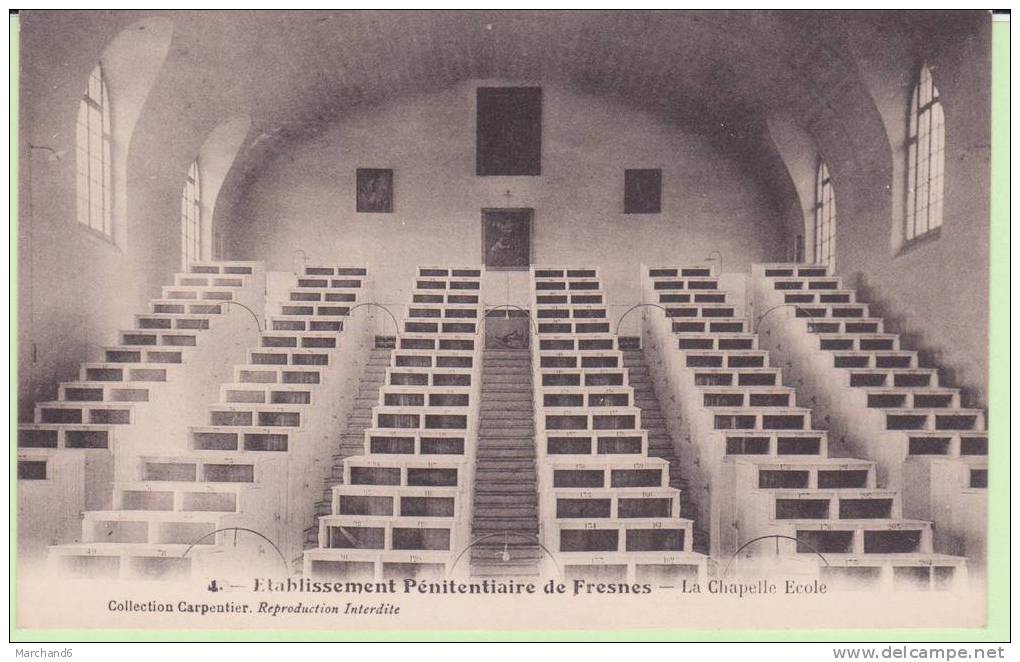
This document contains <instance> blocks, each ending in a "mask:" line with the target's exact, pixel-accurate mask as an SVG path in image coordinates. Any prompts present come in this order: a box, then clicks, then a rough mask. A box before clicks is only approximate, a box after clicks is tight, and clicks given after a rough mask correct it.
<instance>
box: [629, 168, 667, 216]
mask: <svg viewBox="0 0 1020 662" xmlns="http://www.w3.org/2000/svg"><path fill="white" fill-rule="evenodd" d="M660 212H662V170H661V169H659V168H643V169H635V170H624V171H623V213H624V214H658V213H660Z"/></svg>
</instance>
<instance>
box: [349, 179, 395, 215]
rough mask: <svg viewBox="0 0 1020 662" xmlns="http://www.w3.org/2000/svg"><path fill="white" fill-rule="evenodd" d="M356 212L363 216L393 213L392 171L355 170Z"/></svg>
mask: <svg viewBox="0 0 1020 662" xmlns="http://www.w3.org/2000/svg"><path fill="white" fill-rule="evenodd" d="M357 205H358V211H359V212H361V213H365V214H392V213H393V170H391V169H389V168H358V169H357Z"/></svg>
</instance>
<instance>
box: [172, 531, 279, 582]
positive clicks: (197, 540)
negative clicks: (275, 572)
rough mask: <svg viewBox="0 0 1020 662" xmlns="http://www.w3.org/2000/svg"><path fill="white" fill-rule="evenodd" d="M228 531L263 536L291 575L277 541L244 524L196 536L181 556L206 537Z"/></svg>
mask: <svg viewBox="0 0 1020 662" xmlns="http://www.w3.org/2000/svg"><path fill="white" fill-rule="evenodd" d="M227 531H233V532H235V533H236V532H238V531H244V532H245V533H252V534H255V535H256V536H258V537H259V538H262V539H263V540H265V541H266V542H267V543H269V546H270V547H272V548H273V549H274V550H275V551H276V555H277V556H279V557H280V562H281V563H283V569H284V572H286V574H287V575H288V576H289V575H290V566H289V565H288V564H287V558H286V557H285V556H284V555H283V552H281V551H280V548H279V547H277V546H276V543H275V542H273V541H272V540H270V539H269V538H268V537H266V536H265V535H264V534H262V533H259V532H258V531H256V530H255V529H248V528H245V527H243V526H228V527H225V528H222V529H216V530H215V531H210V532H209V533H206V534H203V535H202V536H200V537H198V538H196V539H195V540H194V542H192V543H191V544H190V545H188V548H187V549H185V550H184V553H183V554H181V558H182V559H183V558H187V556H188V553H189V552H190V551H191V549H192V548H193V547H194V546H195V545H198V544H199V543H201V542H202V541H203V540H205V539H206V538H208V537H209V536H214V535H216V534H217V533H225V532H227Z"/></svg>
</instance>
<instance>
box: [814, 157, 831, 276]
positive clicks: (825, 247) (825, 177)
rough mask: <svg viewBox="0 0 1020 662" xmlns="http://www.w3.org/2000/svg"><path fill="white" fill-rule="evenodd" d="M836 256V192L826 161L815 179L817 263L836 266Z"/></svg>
mask: <svg viewBox="0 0 1020 662" xmlns="http://www.w3.org/2000/svg"><path fill="white" fill-rule="evenodd" d="M835 257H836V194H835V193H834V192H833V189H832V178H831V177H829V169H828V168H827V167H825V163H821V162H820V163H819V164H818V176H817V178H816V179H815V264H824V265H827V266H829V267H830V268H831V267H833V266H834V263H835Z"/></svg>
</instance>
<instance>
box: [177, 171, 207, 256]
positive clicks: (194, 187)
mask: <svg viewBox="0 0 1020 662" xmlns="http://www.w3.org/2000/svg"><path fill="white" fill-rule="evenodd" d="M201 259H202V185H201V182H200V180H199V176H198V160H197V159H196V160H194V161H192V162H191V167H190V168H188V176H187V178H186V179H185V180H184V193H183V194H182V195H181V267H182V268H183V269H184V270H187V268H188V265H189V264H190V263H192V262H197V261H198V260H201Z"/></svg>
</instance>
